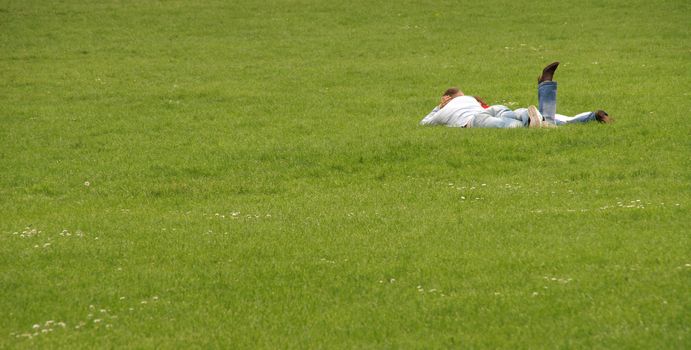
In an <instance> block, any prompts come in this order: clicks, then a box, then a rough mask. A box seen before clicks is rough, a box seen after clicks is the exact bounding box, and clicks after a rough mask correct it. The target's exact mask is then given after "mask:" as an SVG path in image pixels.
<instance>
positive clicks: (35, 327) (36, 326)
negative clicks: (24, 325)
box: [31, 323, 41, 329]
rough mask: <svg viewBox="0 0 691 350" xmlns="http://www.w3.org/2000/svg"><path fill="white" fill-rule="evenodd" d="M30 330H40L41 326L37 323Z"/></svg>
mask: <svg viewBox="0 0 691 350" xmlns="http://www.w3.org/2000/svg"><path fill="white" fill-rule="evenodd" d="M31 328H33V329H39V328H41V325H40V324H38V323H37V324H35V325H33V326H32V327H31Z"/></svg>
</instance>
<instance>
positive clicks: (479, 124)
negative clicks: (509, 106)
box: [468, 113, 525, 129]
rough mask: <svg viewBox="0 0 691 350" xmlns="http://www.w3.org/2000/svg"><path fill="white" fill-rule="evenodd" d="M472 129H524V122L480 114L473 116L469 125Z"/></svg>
mask: <svg viewBox="0 0 691 350" xmlns="http://www.w3.org/2000/svg"><path fill="white" fill-rule="evenodd" d="M468 126H469V127H471V128H501V129H507V128H522V127H524V126H525V125H524V124H523V121H521V120H516V119H512V118H502V117H494V116H492V115H491V114H489V113H479V114H476V115H474V116H473V118H472V119H471V120H470V122H469V123H468Z"/></svg>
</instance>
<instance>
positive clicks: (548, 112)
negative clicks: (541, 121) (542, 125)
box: [537, 81, 557, 123]
mask: <svg viewBox="0 0 691 350" xmlns="http://www.w3.org/2000/svg"><path fill="white" fill-rule="evenodd" d="M537 101H538V102H537V103H538V110H539V111H540V113H541V114H542V116H543V117H544V118H545V121H547V122H548V123H554V122H555V121H554V116H555V115H556V114H557V82H556V81H543V82H542V83H540V84H539V85H538V86H537Z"/></svg>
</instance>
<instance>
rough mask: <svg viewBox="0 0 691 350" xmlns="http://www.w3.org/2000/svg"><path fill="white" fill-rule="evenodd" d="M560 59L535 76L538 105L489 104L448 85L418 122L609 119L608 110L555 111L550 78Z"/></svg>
mask: <svg viewBox="0 0 691 350" xmlns="http://www.w3.org/2000/svg"><path fill="white" fill-rule="evenodd" d="M558 65H559V62H554V63H551V64H549V65H548V66H547V67H545V68H544V69H543V71H542V75H541V76H540V77H538V101H539V106H540V108H539V109H538V108H536V107H535V106H530V107H528V108H519V109H516V110H515V111H513V110H511V109H509V108H508V107H506V106H502V105H492V106H488V105H487V104H486V103H485V102H484V101H482V100H481V99H479V98H477V97H473V96H466V95H465V94H464V93H463V92H462V91H460V90H459V89H458V88H449V89H448V90H446V91H445V92H444V95H443V96H442V97H441V101H440V103H439V105H438V106H437V107H435V108H434V109H433V110H432V112H430V113H429V114H428V115H427V116H425V117H424V118H423V119H422V120H421V121H420V125H446V126H450V127H462V128H469V127H472V128H520V127H550V126H552V127H553V126H556V125H565V124H570V123H585V122H589V121H598V122H601V123H609V122H611V120H610V118H609V115H608V114H607V112H605V111H603V110H598V111H595V112H584V113H580V114H578V115H576V116H573V117H570V116H566V115H562V114H557V113H556V108H557V83H556V82H555V81H552V78H553V76H554V72H555V71H556V69H557V66H558Z"/></svg>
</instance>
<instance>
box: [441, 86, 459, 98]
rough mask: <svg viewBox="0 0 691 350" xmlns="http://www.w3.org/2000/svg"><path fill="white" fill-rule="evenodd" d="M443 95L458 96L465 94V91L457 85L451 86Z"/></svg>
mask: <svg viewBox="0 0 691 350" xmlns="http://www.w3.org/2000/svg"><path fill="white" fill-rule="evenodd" d="M443 96H448V97H451V98H454V97H457V96H463V91H461V90H460V89H458V88H457V87H450V88H448V89H446V91H444V95H443Z"/></svg>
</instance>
